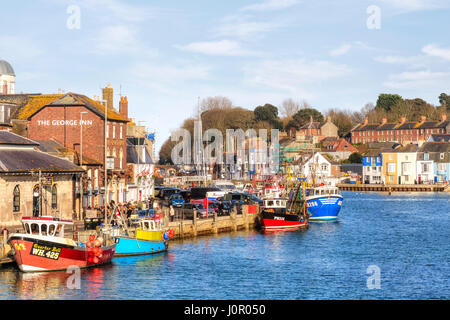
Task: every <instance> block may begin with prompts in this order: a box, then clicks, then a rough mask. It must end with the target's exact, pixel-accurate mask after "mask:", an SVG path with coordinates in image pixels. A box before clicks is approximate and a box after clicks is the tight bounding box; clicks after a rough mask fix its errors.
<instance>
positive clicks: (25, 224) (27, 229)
mask: <svg viewBox="0 0 450 320" xmlns="http://www.w3.org/2000/svg"><path fill="white" fill-rule="evenodd" d="M24 226H25V233H31V232H30V225H29V224H28V223H24Z"/></svg>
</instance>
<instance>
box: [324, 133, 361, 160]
mask: <svg viewBox="0 0 450 320" xmlns="http://www.w3.org/2000/svg"><path fill="white" fill-rule="evenodd" d="M321 144H322V150H321V151H322V152H324V153H326V154H329V155H330V156H332V157H333V158H334V159H335V160H337V161H340V160H345V159H348V157H349V156H350V155H351V154H352V153H355V152H358V149H357V148H355V147H354V146H352V145H351V144H350V143H349V142H348V141H347V140H345V139H344V138H340V139H339V138H334V137H328V138H324V139H322V141H321Z"/></svg>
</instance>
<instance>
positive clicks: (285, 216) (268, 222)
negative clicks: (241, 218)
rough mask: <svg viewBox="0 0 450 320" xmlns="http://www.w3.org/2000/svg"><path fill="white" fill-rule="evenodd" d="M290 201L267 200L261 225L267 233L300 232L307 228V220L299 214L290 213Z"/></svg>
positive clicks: (262, 212) (262, 213)
mask: <svg viewBox="0 0 450 320" xmlns="http://www.w3.org/2000/svg"><path fill="white" fill-rule="evenodd" d="M287 202H288V199H284V198H272V199H265V200H264V203H263V207H262V211H261V218H260V220H261V221H260V224H261V227H262V228H263V229H264V230H265V231H281V230H298V229H301V228H303V227H306V226H307V220H306V219H305V218H304V217H303V216H302V215H300V214H298V213H297V212H289V211H288V209H287Z"/></svg>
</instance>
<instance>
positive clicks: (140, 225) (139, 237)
mask: <svg viewBox="0 0 450 320" xmlns="http://www.w3.org/2000/svg"><path fill="white" fill-rule="evenodd" d="M136 224H137V228H136V229H135V230H133V231H129V230H128V229H127V230H126V235H123V236H122V235H117V236H115V237H114V239H115V241H116V243H117V246H116V252H115V255H114V256H115V257H123V256H137V255H146V254H153V253H159V252H163V251H166V250H167V249H168V247H169V242H168V240H169V238H170V236H171V234H170V233H171V232H173V231H172V230H169V231H168V232H164V231H163V229H162V220H161V217H160V216H159V215H155V218H153V219H152V218H143V219H140V220H138V221H137V222H136ZM172 236H173V234H172Z"/></svg>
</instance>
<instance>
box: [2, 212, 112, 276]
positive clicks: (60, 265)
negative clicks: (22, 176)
mask: <svg viewBox="0 0 450 320" xmlns="http://www.w3.org/2000/svg"><path fill="white" fill-rule="evenodd" d="M67 225H73V221H72V220H62V219H58V218H54V217H51V216H43V217H23V218H22V226H23V228H24V230H25V231H24V233H13V234H10V236H9V238H8V243H9V244H10V245H11V247H12V249H13V251H14V259H15V261H16V263H17V266H18V267H19V269H20V270H21V271H23V272H42V271H56V270H66V269H68V268H69V267H73V266H76V267H79V268H87V267H95V266H99V265H102V264H105V263H109V262H110V261H111V259H112V257H113V255H114V251H115V248H116V244H115V243H114V242H112V241H110V240H106V239H105V240H104V239H103V238H98V239H96V240H95V241H97V242H96V243H97V245H96V246H94V245H93V244H92V243H93V241H94V239H95V235H91V237H90V240H89V241H86V242H81V241H75V240H74V239H71V238H68V237H65V235H64V227H65V226H67Z"/></svg>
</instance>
